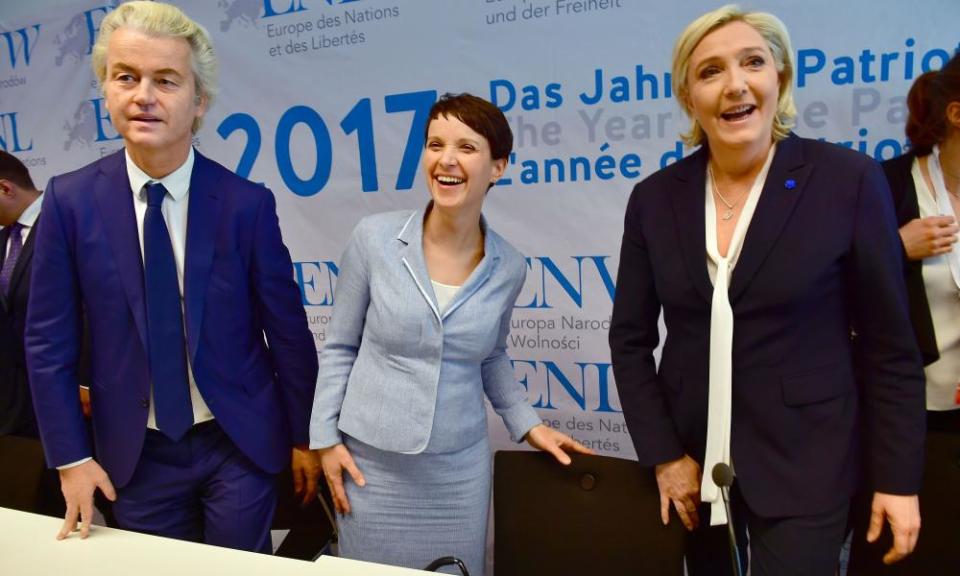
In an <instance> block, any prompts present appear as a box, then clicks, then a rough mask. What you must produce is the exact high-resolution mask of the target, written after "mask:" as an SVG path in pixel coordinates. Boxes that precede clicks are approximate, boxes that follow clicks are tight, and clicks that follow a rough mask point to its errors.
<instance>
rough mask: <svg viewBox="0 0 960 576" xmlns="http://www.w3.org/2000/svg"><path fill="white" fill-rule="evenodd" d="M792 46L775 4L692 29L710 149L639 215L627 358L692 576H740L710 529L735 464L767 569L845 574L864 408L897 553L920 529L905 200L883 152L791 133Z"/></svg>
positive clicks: (642, 455)
mask: <svg viewBox="0 0 960 576" xmlns="http://www.w3.org/2000/svg"><path fill="white" fill-rule="evenodd" d="M792 55H793V51H792V48H791V46H790V41H789V37H788V34H787V31H786V29H785V28H784V26H783V24H782V23H781V22H780V21H779V20H778V19H777V18H776V17H774V16H772V15H770V14H765V13H757V12H753V13H744V12H742V11H740V10H739V8H737V7H735V6H726V7H723V8H720V9H718V10H715V11H713V12H710V13H708V14H705V15H703V16H701V17H700V18H698V19H697V20H695V21H694V22H693V23H691V24H690V25H689V26H688V27H687V29H686V30H685V31H684V32H683V34H682V35H681V36H680V38H679V40H678V41H677V44H676V46H675V48H674V56H673V84H674V93H675V94H676V95H677V98H678V100H679V102H680V104H681V106H682V107H683V109H684V111H685V112H686V113H687V114H688V116H690V118H691V124H692V126H691V131H690V133H689V134H687V135H686V140H687V142H688V143H689V144H691V145H701V147H700V149H699V150H697V151H696V152H695V153H694V154H692V155H691V156H689V157H687V158H684V159H683V160H680V161H679V162H677V163H676V164H673V165H671V166H669V167H667V168H665V169H663V170H661V171H659V172H657V173H655V174H653V175H652V176H650V177H649V178H647V179H646V180H644V181H643V182H641V183H640V184H638V185H637V186H636V188H635V189H634V190H633V194H632V195H631V197H630V201H629V204H628V206H627V211H626V217H625V221H624V233H623V243H622V247H621V255H620V270H619V276H618V281H617V293H616V298H615V302H614V309H613V318H612V322H611V329H610V344H611V352H612V359H613V369H614V374H615V376H616V380H617V386H618V390H619V394H620V399H621V401H622V404H623V411H624V416H625V419H626V422H627V425H628V427H629V429H630V434H631V437H632V439H633V442H634V445H635V446H636V451H637V456H638V459H639V460H640V463H641V464H644V465H649V466H656V476H657V482H658V485H659V488H660V498H661V516H662V520H663V522H664V523H666V522H667V521H668V518H669V515H668V512H669V508H670V507H671V506H672V507H674V508H676V510H677V512H678V514H679V516H680V518H681V520H682V521H683V523H684V524H685V525H686V527H687V528H688V529H689V530H691V534H690V538H689V539H688V549H687V550H688V552H687V566H688V569H689V571H690V573H691V574H692V575H694V576H696V575H698V574H711V575H713V574H723V573H724V572H727V571H732V570H731V561H730V559H729V556H730V554H729V552H728V547H727V546H728V542H727V531H726V528H725V527H724V528H722V529H721V528H717V529H708V528H706V526H707V525H717V524H726V523H727V518H726V511H725V510H724V506H723V501H722V497H721V491H720V490H719V489H718V487H717V485H716V484H715V483H714V482H713V480H712V472H713V470H714V467H715V466H717V465H720V466H721V467H722V466H724V465H725V466H728V467H732V469H733V473H734V474H735V477H734V478H735V479H734V481H733V486H732V489H731V494H732V498H731V499H732V502H731V504H732V509H733V512H732V514H733V517H734V518H733V520H734V521H735V522H734V524H735V526H736V527H737V529H738V532H739V533H740V538H739V544H740V545H741V546H742V547H744V548H745V547H746V542H745V537H746V534H745V531H744V530H743V525H744V524H746V526H747V527H748V528H749V536H750V542H749V546H750V558H751V563H752V573H753V574H754V575H755V576H756V575H761V574H778V575H779V574H810V575H813V574H833V573H834V570H835V568H836V563H837V559H838V555H839V550H840V546H841V544H842V542H843V539H844V535H845V527H846V518H847V511H848V506H849V498H850V495H851V493H852V491H853V488H854V486H855V484H856V475H857V473H858V471H859V467H858V464H857V458H858V456H857V452H858V448H859V445H860V437H859V436H860V426H859V421H860V419H861V417H863V418H865V419H866V423H867V426H868V428H869V430H870V445H871V457H872V460H871V462H870V466H871V469H872V470H873V471H874V473H875V477H876V479H877V484H876V490H877V492H876V495H875V498H874V502H873V505H874V513H875V515H876V518H875V520H876V521H877V528H879V526H880V523H881V521H882V520H883V519H884V518H885V517H886V518H888V519H889V520H890V524H891V525H892V526H893V527H894V532H895V536H896V550H895V552H892V553H891V558H892V557H894V556H902V555H904V554H906V553H908V552H909V550H910V549H911V548H912V545H913V542H915V541H916V534H917V531H918V529H919V520H920V519H919V512H918V507H917V497H916V492H917V489H918V487H919V478H920V468H921V464H920V461H921V457H920V454H919V451H920V449H921V446H922V443H923V376H922V373H921V371H920V364H919V358H918V355H917V352H916V346H915V344H914V342H913V339H912V338H911V337H910V333H909V332H910V328H909V320H908V318H907V311H906V298H905V293H904V287H903V280H902V273H901V270H900V266H899V260H898V258H897V255H898V253H899V250H900V248H899V241H898V238H897V235H896V228H895V226H894V220H893V211H892V208H891V205H890V199H889V192H888V190H887V187H886V183H885V180H884V178H883V173H882V172H881V171H880V169H879V166H877V165H876V163H874V162H873V161H872V160H870V159H869V158H867V157H866V156H863V155H860V154H857V153H855V152H852V151H849V150H844V149H842V148H840V147H838V146H834V145H832V144H827V143H823V142H818V141H814V140H806V139H802V138H799V137H797V136H795V135H793V134H792V133H791V132H790V127H791V126H792V125H793V117H794V116H795V113H796V110H795V106H794V104H793V97H792V81H793V63H792ZM661 311H662V312H663V316H664V318H663V320H664V324H665V326H666V340H665V342H664V346H663V349H662V354H661V358H660V362H659V365H657V363H656V362H655V359H654V350H655V349H656V348H657V346H658V344H659V341H660V332H659V329H658V320H659V317H660V313H661ZM851 326H856V329H857V332H858V333H859V338H858V342H859V343H860V344H859V345H858V350H857V354H856V355H855V354H854V350H853V346H852V342H851ZM855 374H858V376H862V379H861V381H860V382H858V381H857V380H855V378H854V375H855ZM858 387H859V388H862V394H858ZM861 396H862V402H861V401H860V398H861ZM701 502H703V504H702V505H701ZM708 518H709V522H707V519H708ZM701 519H703V522H702V523H701V521H700V520H701ZM701 524H702V525H703V527H699V526H701ZM745 552H746V551H745V550H742V551H741V552H740V556H741V558H746V557H747V555H746V553H745Z"/></svg>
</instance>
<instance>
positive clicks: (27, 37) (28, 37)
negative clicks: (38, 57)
mask: <svg viewBox="0 0 960 576" xmlns="http://www.w3.org/2000/svg"><path fill="white" fill-rule="evenodd" d="M0 36H2V37H3V39H4V40H6V46H7V50H6V55H7V58H6V59H7V61H8V62H9V63H10V68H11V69H14V70H15V69H16V68H17V66H18V65H19V64H21V63H22V64H23V65H24V66H29V65H30V57H31V56H32V55H33V49H34V48H36V45H37V39H38V38H39V37H40V24H34V25H32V26H25V27H23V28H20V29H18V30H11V31H9V32H0Z"/></svg>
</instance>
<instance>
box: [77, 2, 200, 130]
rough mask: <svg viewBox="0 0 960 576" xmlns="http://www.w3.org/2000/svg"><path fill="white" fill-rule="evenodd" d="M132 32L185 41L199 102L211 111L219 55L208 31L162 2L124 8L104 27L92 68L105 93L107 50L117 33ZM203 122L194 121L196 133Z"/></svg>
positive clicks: (94, 49)
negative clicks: (122, 29) (119, 31)
mask: <svg viewBox="0 0 960 576" xmlns="http://www.w3.org/2000/svg"><path fill="white" fill-rule="evenodd" d="M120 28H129V29H132V30H137V31H139V32H143V33H144V34H148V35H150V36H161V37H164V36H165V37H172V38H183V39H184V40H186V41H187V42H188V43H189V44H190V64H191V69H192V70H193V78H194V88H195V91H196V93H197V98H198V99H200V98H203V99H205V100H206V104H207V108H208V109H209V107H210V106H211V105H212V104H213V100H214V98H215V97H216V95H217V55H216V53H215V52H214V50H213V43H212V42H211V41H210V35H209V34H208V33H207V30H206V29H205V28H204V27H203V26H201V25H200V24H197V23H196V22H194V21H193V20H191V19H190V18H189V17H188V16H187V15H186V14H184V13H183V11H181V10H180V9H179V8H177V7H176V6H173V5H171V4H164V3H162V2H151V1H147V0H136V1H134V2H127V3H125V4H121V5H120V6H118V7H117V9H116V10H114V11H112V12H110V13H109V14H108V15H107V16H106V17H105V18H104V19H103V22H101V23H100V34H99V35H98V36H97V41H96V43H95V44H94V45H93V51H92V54H91V57H90V64H91V66H92V67H93V73H94V74H96V75H97V79H98V80H99V81H100V87H101V89H102V88H103V86H104V82H105V81H106V77H107V47H108V46H109V44H110V36H111V35H112V34H113V32H114V31H115V30H118V29H120ZM200 124H201V118H197V119H195V120H194V121H193V132H194V133H196V132H197V130H199V129H200Z"/></svg>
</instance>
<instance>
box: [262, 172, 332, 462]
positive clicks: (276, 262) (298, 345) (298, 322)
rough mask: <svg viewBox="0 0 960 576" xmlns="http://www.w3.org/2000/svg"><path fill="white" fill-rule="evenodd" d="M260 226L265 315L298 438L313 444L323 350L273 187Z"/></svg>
mask: <svg viewBox="0 0 960 576" xmlns="http://www.w3.org/2000/svg"><path fill="white" fill-rule="evenodd" d="M255 226H256V229H255V231H254V236H255V237H254V241H253V246H254V248H253V259H252V274H253V284H254V288H255V291H256V298H257V304H258V305H259V312H260V318H261V321H262V322H263V330H264V333H265V335H266V338H267V345H268V346H269V348H270V354H271V357H272V360H273V369H274V372H275V373H276V375H277V379H278V382H279V385H280V389H281V392H282V394H283V399H284V402H285V404H286V407H287V415H288V418H289V423H290V430H291V434H292V442H293V443H294V444H298V445H299V444H307V443H308V442H309V441H310V436H309V425H310V407H311V405H312V404H313V392H314V389H315V387H316V382H317V350H316V347H315V346H314V344H313V336H312V334H311V333H310V328H309V327H308V326H307V317H306V313H305V312H304V310H303V304H302V303H301V299H300V291H299V290H298V289H297V285H296V283H295V282H294V281H293V272H292V271H293V264H292V262H291V261H290V252H289V251H287V247H286V246H285V245H284V244H283V238H282V237H281V235H280V223H279V220H278V218H277V204H276V200H275V199H274V197H273V194H272V193H270V192H269V191H267V193H266V194H264V195H263V200H262V202H261V203H260V206H259V210H258V213H257V220H256V225H255Z"/></svg>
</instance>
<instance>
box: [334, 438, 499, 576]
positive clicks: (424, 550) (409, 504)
mask: <svg viewBox="0 0 960 576" xmlns="http://www.w3.org/2000/svg"><path fill="white" fill-rule="evenodd" d="M344 443H345V444H346V446H347V448H348V449H349V450H350V453H351V455H353V458H354V460H355V461H356V463H357V467H358V468H359V469H360V471H361V472H362V473H363V475H364V478H365V479H366V486H364V487H363V488H360V487H359V486H357V485H356V484H355V483H354V482H353V481H352V480H351V479H350V476H349V474H346V473H345V474H344V485H345V487H346V491H347V498H349V499H350V507H351V510H352V511H351V513H350V514H349V515H346V516H344V515H338V516H337V525H338V527H339V529H340V555H341V556H343V557H345V558H353V559H356V560H365V561H368V562H378V563H381V564H391V565H394V566H403V567H406V568H417V569H423V568H424V567H426V566H427V564H429V563H430V562H432V561H433V560H435V559H437V558H439V557H442V556H456V557H457V558H460V559H461V560H463V561H464V562H465V563H466V565H467V569H468V570H470V574H471V576H482V575H483V567H484V551H485V549H486V534H487V514H488V511H489V509H490V443H489V440H488V438H487V436H486V435H484V436H483V438H482V440H480V441H479V442H477V443H475V444H473V445H472V446H469V447H467V448H464V449H463V450H460V451H458V452H450V453H440V454H435V453H422V454H398V453H395V452H385V451H383V450H379V449H377V448H374V447H373V446H370V445H368V444H364V443H362V442H360V441H358V440H356V439H354V438H351V437H349V436H345V437H344ZM444 571H445V572H448V573H450V574H459V573H460V572H459V570H457V569H456V568H452V569H449V570H446V569H445V570H444Z"/></svg>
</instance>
